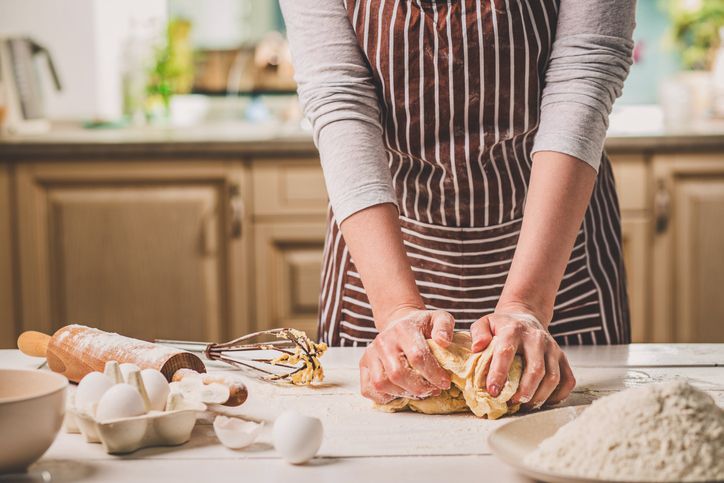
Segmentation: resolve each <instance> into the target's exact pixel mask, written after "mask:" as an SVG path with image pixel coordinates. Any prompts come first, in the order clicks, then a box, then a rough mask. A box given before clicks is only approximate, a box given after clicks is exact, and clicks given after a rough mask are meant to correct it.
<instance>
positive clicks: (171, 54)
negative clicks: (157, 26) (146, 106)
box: [148, 19, 194, 111]
mask: <svg viewBox="0 0 724 483" xmlns="http://www.w3.org/2000/svg"><path fill="white" fill-rule="evenodd" d="M190 31H191V23H190V22H189V21H188V20H183V19H174V20H171V21H169V23H168V26H167V28H166V38H165V41H164V43H163V45H162V46H160V47H159V48H158V49H157V51H156V62H155V63H154V65H153V68H152V70H151V73H150V76H149V85H148V94H149V97H151V98H159V99H160V100H161V102H162V104H163V107H164V108H165V109H166V110H167V111H168V109H169V105H170V103H171V96H173V95H174V94H185V93H187V92H189V91H190V90H191V86H192V84H193V78H194V71H193V53H192V49H191V44H190V40H189V34H190Z"/></svg>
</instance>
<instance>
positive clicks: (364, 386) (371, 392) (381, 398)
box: [359, 366, 395, 404]
mask: <svg viewBox="0 0 724 483" xmlns="http://www.w3.org/2000/svg"><path fill="white" fill-rule="evenodd" d="M359 384H360V389H361V392H362V395H363V396H364V397H366V398H367V399H371V400H373V401H374V402H376V403H377V404H385V403H388V402H390V401H392V400H393V399H394V398H395V397H394V396H391V395H389V394H383V393H380V392H377V391H376V390H375V389H374V387H373V385H372V383H371V382H370V370H369V368H367V367H364V366H360V368H359Z"/></svg>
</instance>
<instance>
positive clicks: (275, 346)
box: [155, 328, 327, 385]
mask: <svg viewBox="0 0 724 483" xmlns="http://www.w3.org/2000/svg"><path fill="white" fill-rule="evenodd" d="M260 337H274V338H275V339H276V340H270V341H263V342H249V341H250V340H252V339H255V338H260ZM155 342H156V343H158V344H163V345H170V346H173V347H176V348H178V349H183V350H188V351H190V352H196V353H201V354H203V355H204V356H206V358H208V359H210V360H213V361H219V362H224V363H226V364H229V365H232V366H235V367H238V368H240V369H242V370H248V371H251V374H252V375H254V376H256V377H260V378H261V379H263V380H266V381H272V382H277V381H283V382H290V383H292V384H299V385H306V384H312V383H314V382H321V381H322V380H323V379H324V370H323V368H322V364H321V362H320V361H319V358H320V357H322V355H323V354H324V352H325V351H326V350H327V344H325V343H323V342H322V343H316V342H314V341H313V340H311V339H310V338H309V337H308V336H307V334H305V333H304V332H302V331H301V330H297V329H290V328H278V329H270V330H262V331H259V332H253V333H251V334H247V335H244V336H242V337H239V338H238V339H234V340H231V341H229V342H224V343H213V342H212V343H208V342H184V341H178V340H156V341H155ZM254 351H256V352H257V354H253V352H254ZM267 351H271V352H272V353H275V354H276V357H270V356H268V355H267V354H268V352H267ZM245 353H246V354H249V355H250V356H251V357H243V355H244V354H245Z"/></svg>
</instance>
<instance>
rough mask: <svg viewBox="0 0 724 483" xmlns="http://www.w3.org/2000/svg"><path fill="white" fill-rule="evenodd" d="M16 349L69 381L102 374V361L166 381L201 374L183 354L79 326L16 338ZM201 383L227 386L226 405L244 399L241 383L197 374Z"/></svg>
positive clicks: (197, 362) (189, 355) (194, 360)
mask: <svg viewBox="0 0 724 483" xmlns="http://www.w3.org/2000/svg"><path fill="white" fill-rule="evenodd" d="M18 349H20V351H21V352H22V353H23V354H26V355H29V356H34V357H45V358H46V359H47V360H48V367H50V369H51V370H52V371H54V372H58V373H60V374H63V375H64V376H65V377H67V378H68V379H69V380H71V381H73V382H80V380H81V379H83V377H84V376H85V375H86V374H88V373H90V372H93V371H99V372H103V369H104V368H105V365H106V362H108V361H116V362H118V363H119V364H122V363H124V362H129V363H132V364H136V365H137V366H138V367H139V368H141V369H156V370H159V371H161V373H162V374H163V375H164V376H166V379H168V380H169V381H180V380H181V379H183V377H184V376H187V375H191V374H196V375H198V374H199V373H205V372H206V367H205V366H204V363H203V362H202V361H201V359H200V358H199V357H198V356H196V355H195V354H192V353H190V352H186V351H180V350H178V349H173V348H170V347H166V346H162V345H158V344H153V343H151V342H146V341H143V340H138V339H132V338H130V337H125V336H122V335H119V334H113V333H110V332H104V331H102V330H99V329H94V328H91V327H85V326H83V325H67V326H65V327H62V328H60V329H58V330H57V331H56V332H55V334H53V336H52V337H51V336H49V335H47V334H43V333H42V332H35V331H32V330H31V331H27V332H23V333H22V334H20V337H18ZM201 378H202V381H203V382H204V384H210V383H212V382H217V383H222V384H224V385H226V386H228V387H229V393H230V395H229V400H228V401H227V402H226V403H225V405H227V406H238V405H240V404H242V403H243V402H244V401H245V400H246V398H247V394H248V393H247V389H246V386H245V385H244V383H243V382H241V381H239V380H237V379H235V378H233V377H230V376H222V375H212V374H201Z"/></svg>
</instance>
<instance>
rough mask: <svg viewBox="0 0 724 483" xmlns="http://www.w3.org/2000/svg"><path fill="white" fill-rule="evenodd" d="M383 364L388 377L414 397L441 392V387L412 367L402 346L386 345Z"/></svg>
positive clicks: (382, 358) (381, 354)
mask: <svg viewBox="0 0 724 483" xmlns="http://www.w3.org/2000/svg"><path fill="white" fill-rule="evenodd" d="M380 359H381V360H382V365H383V366H384V368H385V374H386V376H387V378H388V379H389V380H390V381H391V382H392V383H393V384H395V385H397V386H399V387H401V388H402V389H404V390H405V391H407V392H408V393H409V394H411V395H412V396H414V397H420V398H422V397H427V396H430V395H432V394H434V393H439V391H440V390H439V389H438V388H437V387H435V386H434V385H432V384H431V383H430V382H428V381H426V380H425V379H424V378H423V377H422V376H421V375H420V374H419V373H417V372H416V371H415V370H413V369H412V367H410V365H409V364H408V361H407V357H405V354H404V353H402V352H400V348H399V347H396V346H393V347H386V348H383V351H381V353H380Z"/></svg>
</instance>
